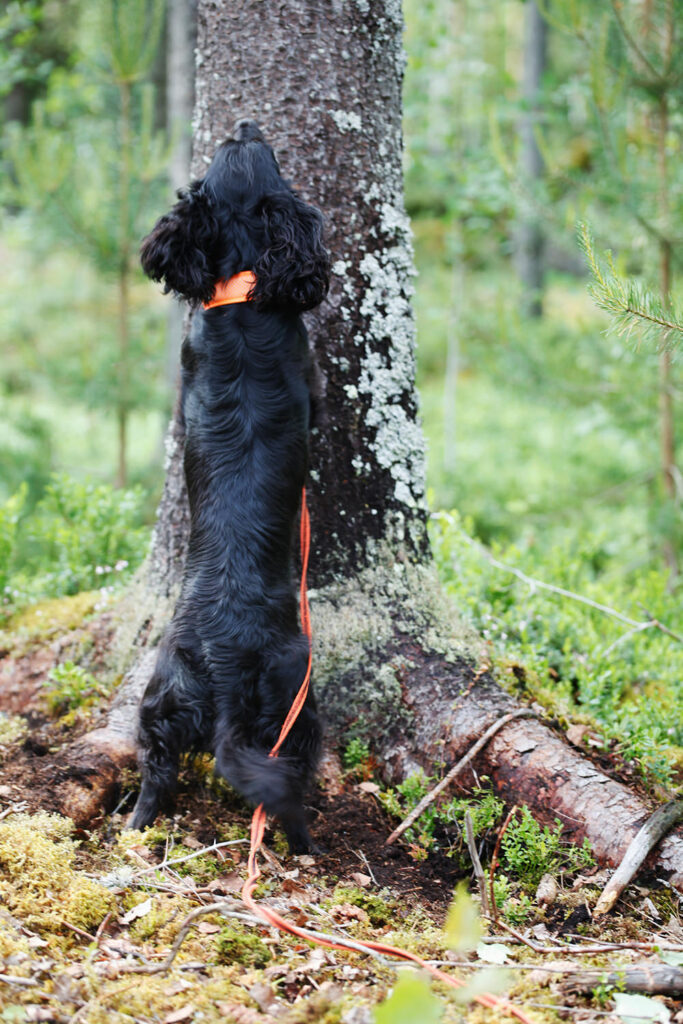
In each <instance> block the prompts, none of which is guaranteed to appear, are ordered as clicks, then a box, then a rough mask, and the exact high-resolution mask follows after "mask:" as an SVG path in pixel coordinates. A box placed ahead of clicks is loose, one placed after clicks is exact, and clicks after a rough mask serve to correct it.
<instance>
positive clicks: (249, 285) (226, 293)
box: [204, 270, 256, 309]
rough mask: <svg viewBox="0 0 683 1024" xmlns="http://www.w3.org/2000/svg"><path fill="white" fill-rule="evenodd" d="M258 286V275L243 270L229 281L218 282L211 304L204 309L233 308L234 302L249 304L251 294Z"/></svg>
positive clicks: (205, 305) (206, 304)
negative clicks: (256, 285) (215, 307)
mask: <svg viewBox="0 0 683 1024" xmlns="http://www.w3.org/2000/svg"><path fill="white" fill-rule="evenodd" d="M255 284H256V275H255V274H254V273H253V271H251V270H243V271H242V272H241V273H239V274H235V275H234V277H231V278H229V279H228V280H227V281H218V282H217V284H216V287H215V289H214V293H213V298H212V299H211V302H205V303H204V309H213V307H214V306H231V305H232V304H233V303H234V302H248V301H249V298H250V293H251V291H252V290H253V288H254V285H255Z"/></svg>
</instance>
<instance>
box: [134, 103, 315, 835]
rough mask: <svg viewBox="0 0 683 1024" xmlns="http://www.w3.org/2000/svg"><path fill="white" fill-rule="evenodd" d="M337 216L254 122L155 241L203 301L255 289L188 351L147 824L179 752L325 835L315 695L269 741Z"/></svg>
mask: <svg viewBox="0 0 683 1024" xmlns="http://www.w3.org/2000/svg"><path fill="white" fill-rule="evenodd" d="M321 227H322V220H321V217H320V214H319V213H318V212H317V211H316V210H314V209H313V208H312V207H310V206H308V205H307V204H305V203H304V202H303V201H302V200H301V199H300V198H299V197H298V196H297V195H296V193H295V192H294V191H293V190H292V189H291V188H290V187H289V186H288V185H287V183H286V182H284V181H283V179H282V178H281V177H280V174H279V169H278V166H277V162H276V160H275V157H274V155H273V153H272V150H271V149H270V147H269V146H268V145H267V143H266V142H265V141H264V139H263V136H262V135H261V133H260V132H259V130H258V128H257V127H256V126H255V125H254V124H253V123H252V122H247V123H243V124H241V125H240V126H238V130H237V132H236V137H235V139H233V140H229V141H228V142H226V143H224V144H223V146H221V147H220V149H219V150H218V152H217V154H216V157H215V158H214V161H213V163H212V165H211V167H210V168H209V170H208V172H207V175H206V178H205V179H204V180H203V181H201V182H195V183H193V185H191V186H190V188H189V189H188V190H187V191H186V192H183V193H180V199H179V202H178V203H177V204H176V206H175V207H174V208H173V209H172V210H171V211H170V213H169V214H167V215H166V216H165V217H162V218H161V220H160V221H159V222H158V224H157V225H156V226H155V228H154V229H153V231H152V232H151V234H150V235H149V236H148V238H147V239H146V240H145V242H144V243H143V246H142V262H143V267H144V269H145V271H146V272H147V274H148V275H149V276H150V277H152V278H153V279H155V280H163V281H164V283H165V286H166V290H167V291H174V292H176V293H177V294H179V295H181V296H182V297H184V298H187V299H189V300H190V301H192V302H194V303H196V302H198V301H207V300H208V299H209V298H210V296H211V294H212V292H213V289H214V287H215V284H216V282H217V281H218V280H223V279H229V278H230V277H232V276H233V275H235V274H237V273H239V272H241V271H244V270H251V271H253V272H254V274H255V276H256V284H255V285H254V287H253V289H252V292H251V295H250V301H249V302H248V303H246V304H244V305H238V306H230V307H228V308H221V309H209V310H205V311H203V312H198V313H197V314H196V315H195V317H194V323H193V328H192V333H191V336H190V338H189V339H188V340H187V341H186V342H185V345H184V349H183V407H184V418H185V425H186V435H187V437H186V448H185V475H186V480H187V485H188V494H189V499H190V511H191V533H190V542H189V549H188V556H187V562H186V569H185V576H184V580H183V587H182V592H181V597H180V600H179V602H178V606H177V608H176V612H175V615H174V619H173V622H172V623H171V626H170V627H169V630H168V631H167V634H166V636H165V637H164V639H163V640H162V643H161V645H160V652H159V657H158V660H157V667H156V670H155V674H154V677H153V679H152V680H151V682H150V685H149V687H148V689H147V691H146V693H145V696H144V698H143V702H142V706H141V712H140V747H141V767H142V774H143V785H142V789H141V793H140V797H139V800H138V803H137V805H136V808H135V811H134V813H133V816H132V819H131V825H132V826H133V827H137V828H140V827H142V826H144V825H146V824H149V823H150V822H151V821H152V820H153V819H154V817H155V815H156V813H157V811H158V810H159V809H160V808H161V807H162V806H164V805H167V804H168V802H169V800H170V799H171V798H172V795H173V792H174V790H175V780H176V775H177V764H178V758H179V756H180V754H181V753H182V752H183V751H185V750H188V749H203V750H209V751H211V752H213V753H214V754H215V756H216V770H217V771H218V772H219V773H220V774H221V775H223V776H224V777H225V778H226V779H227V780H228V781H229V782H230V783H231V784H232V785H234V786H235V788H236V789H238V790H239V791H240V792H241V793H242V794H243V795H244V796H245V797H246V799H248V800H249V801H250V802H251V803H254V804H260V803H263V804H264V806H265V809H266V810H267V811H268V812H270V813H273V814H276V815H277V816H278V817H279V819H280V821H281V823H282V825H283V827H284V829H285V831H286V833H287V837H288V840H289V843H290V847H291V848H292V849H293V850H296V851H302V850H305V849H307V848H309V845H310V840H309V837H308V832H307V830H306V825H305V821H304V814H303V806H302V804H303V793H304V790H305V787H306V785H307V783H308V781H309V779H310V777H311V776H312V774H313V772H314V770H315V766H316V763H317V759H318V756H319V750H320V726H319V721H318V716H317V712H316V708H315V701H314V698H313V695H312V693H311V694H310V695H309V697H308V699H307V701H306V703H305V706H304V708H303V710H302V712H301V714H300V716H299V718H298V719H297V721H296V723H295V725H294V727H293V730H292V732H291V734H290V736H289V737H288V739H287V740H286V741H285V743H284V745H283V748H282V750H281V753H280V755H279V756H278V757H277V758H273V757H269V756H268V752H269V750H270V749H271V747H272V745H273V744H274V743H275V741H276V740H277V737H278V734H279V731H280V727H281V725H282V722H283V721H284V718H285V716H286V714H287V712H288V710H289V707H290V704H291V702H292V700H293V698H294V696H295V694H296V692H297V691H298V689H299V687H300V685H301V682H302V681H303V678H304V674H305V672H306V666H307V660H308V645H307V641H306V639H305V638H304V637H303V636H302V635H301V633H300V631H299V627H298V624H297V616H296V601H295V598H294V595H293V591H292V585H291V583H292V581H291V578H290V576H291V548H292V535H293V531H294V527H295V521H296V514H297V509H298V505H299V498H300V493H301V488H302V486H303V483H304V477H305V472H306V449H307V431H308V406H309V395H308V383H307V380H308V374H309V366H308V357H307V339H306V333H305V330H304V328H303V324H302V323H301V320H300V319H299V316H298V314H299V312H300V311H301V310H302V309H308V308H311V307H312V306H314V305H316V304H317V303H318V302H320V301H321V299H322V298H323V297H324V294H325V292H326V290H327V282H328V263H329V260H328V256H327V253H326V251H325V249H324V247H323V244H322V233H321Z"/></svg>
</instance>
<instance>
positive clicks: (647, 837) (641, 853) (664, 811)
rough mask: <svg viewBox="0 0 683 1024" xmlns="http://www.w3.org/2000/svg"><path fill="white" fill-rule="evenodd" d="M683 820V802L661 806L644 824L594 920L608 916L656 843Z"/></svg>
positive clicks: (670, 801) (598, 903)
mask: <svg viewBox="0 0 683 1024" xmlns="http://www.w3.org/2000/svg"><path fill="white" fill-rule="evenodd" d="M682 818H683V800H669V801H668V803H665V804H662V806H661V807H658V808H657V810H656V811H655V812H654V814H652V815H651V816H650V817H649V818H648V820H647V821H646V822H645V824H644V825H643V827H642V828H641V829H640V831H639V832H638V834H637V835H636V836H635V838H634V839H632V840H631V842H630V844H629V847H628V849H627V851H626V853H625V854H624V858H623V860H622V862H621V864H620V865H619V867H618V868H617V870H616V871H615V872H614V874H613V875H612V877H611V878H610V880H609V882H608V883H607V885H606V886H605V888H604V889H603V891H602V893H601V895H600V899H599V900H598V902H597V904H596V907H595V910H594V911H593V917H601V916H602V915H603V914H607V913H608V912H609V911H610V910H611V909H612V907H613V906H614V904H615V903H616V901H617V900H618V898H619V896H620V895H621V893H622V892H623V891H624V889H625V888H626V886H627V885H628V884H629V882H630V881H631V880H632V879H633V878H634V876H635V875H636V874H637V872H638V871H639V870H640V868H641V866H642V864H643V862H644V860H645V859H646V857H647V856H648V854H650V853H651V852H652V850H653V849H654V848H655V846H656V845H657V843H658V842H659V841H660V840H661V839H663V838H664V836H666V835H667V834H668V833H669V832H670V831H671V829H672V828H673V827H674V825H676V824H677V823H678V822H679V821H680V820H681V819H682Z"/></svg>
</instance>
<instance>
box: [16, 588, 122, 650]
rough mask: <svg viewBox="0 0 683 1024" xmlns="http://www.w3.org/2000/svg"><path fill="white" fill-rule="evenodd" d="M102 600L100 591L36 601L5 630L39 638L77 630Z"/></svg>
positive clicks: (20, 613) (19, 613) (17, 615)
mask: <svg viewBox="0 0 683 1024" xmlns="http://www.w3.org/2000/svg"><path fill="white" fill-rule="evenodd" d="M102 600H103V597H102V593H101V591H99V590H88V591H84V592H83V593H82V594H73V595H70V596H68V597H55V598H53V599H52V600H49V601H40V602H39V603H38V604H34V605H31V606H30V607H29V608H25V609H24V610H23V611H21V612H18V613H17V614H16V615H14V616H12V618H11V619H10V620H9V622H8V623H7V626H6V628H5V631H6V632H7V633H20V634H22V635H23V636H24V637H27V638H28V637H30V638H31V639H39V638H42V637H47V636H50V635H51V634H53V633H66V632H68V631H69V630H71V629H79V628H80V627H81V626H82V625H83V622H84V621H85V619H86V618H87V617H88V616H89V615H92V614H93V613H94V612H95V611H96V606H97V605H98V604H101V602H102Z"/></svg>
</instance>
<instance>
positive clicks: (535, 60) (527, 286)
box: [515, 0, 547, 317]
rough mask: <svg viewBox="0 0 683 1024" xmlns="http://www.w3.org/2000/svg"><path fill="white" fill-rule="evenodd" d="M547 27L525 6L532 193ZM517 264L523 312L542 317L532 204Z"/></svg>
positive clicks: (527, 169)
mask: <svg viewBox="0 0 683 1024" xmlns="http://www.w3.org/2000/svg"><path fill="white" fill-rule="evenodd" d="M546 37H547V26H546V23H545V20H544V18H543V16H542V14H541V12H540V11H539V9H538V6H537V4H536V0H527V2H526V3H525V5H524V68H523V72H522V99H523V101H524V104H525V111H524V115H523V117H522V122H521V124H520V131H519V134H520V138H521V153H520V174H521V176H522V179H523V181H524V184H525V186H526V187H527V188H529V189H533V188H534V187H535V185H536V182H537V181H538V180H539V179H540V178H541V177H542V176H543V157H542V156H541V151H540V149H539V148H538V142H537V141H536V125H537V123H538V102H539V91H540V88H541V79H542V78H543V72H544V70H545V63H546V49H547V46H546V41H547V40H546ZM516 235H517V239H516V252H515V262H516V264H517V273H518V274H519V278H520V281H521V282H522V284H523V285H524V297H523V312H524V313H525V315H526V316H534V317H538V316H541V315H542V313H543V281H544V239H543V230H542V227H541V222H540V219H539V214H538V212H537V211H536V210H535V209H534V207H533V206H532V205H531V204H530V203H525V207H524V209H523V210H522V211H521V217H520V221H519V223H518V225H517V231H516Z"/></svg>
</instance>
